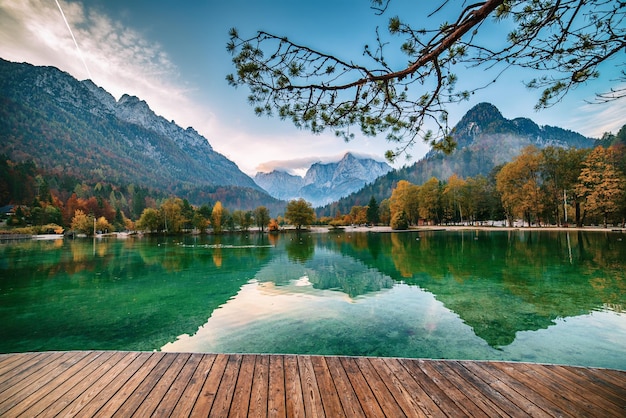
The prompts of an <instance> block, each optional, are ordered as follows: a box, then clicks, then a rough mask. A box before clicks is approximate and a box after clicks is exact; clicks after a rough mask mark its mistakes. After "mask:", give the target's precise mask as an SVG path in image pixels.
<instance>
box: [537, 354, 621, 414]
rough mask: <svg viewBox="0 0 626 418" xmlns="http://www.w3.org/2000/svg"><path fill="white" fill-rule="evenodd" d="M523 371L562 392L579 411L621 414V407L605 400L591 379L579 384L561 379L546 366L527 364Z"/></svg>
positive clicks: (561, 377)
mask: <svg viewBox="0 0 626 418" xmlns="http://www.w3.org/2000/svg"><path fill="white" fill-rule="evenodd" d="M525 372H526V373H527V374H530V375H533V376H535V377H536V380H537V381H539V382H541V383H542V384H544V385H546V386H548V388H549V389H550V390H553V391H557V392H559V393H562V395H563V397H565V398H566V399H567V400H568V401H569V402H570V403H571V404H572V405H575V406H576V408H578V409H579V410H580V411H581V413H582V412H584V411H586V413H588V414H590V415H591V416H611V415H612V416H620V415H622V414H623V410H622V409H623V408H620V407H618V406H616V405H615V404H614V403H612V402H607V401H606V400H607V398H603V397H602V394H601V390H599V388H597V387H596V386H594V384H593V383H592V382H591V381H587V382H586V383H585V384H579V382H576V381H575V380H566V379H563V376H560V375H559V374H558V373H556V372H555V371H552V370H550V369H548V368H547V366H544V367H536V366H534V365H532V364H529V365H528V366H527V369H526V370H525ZM555 376H559V378H556V379H555ZM574 376H575V373H572V377H574Z"/></svg>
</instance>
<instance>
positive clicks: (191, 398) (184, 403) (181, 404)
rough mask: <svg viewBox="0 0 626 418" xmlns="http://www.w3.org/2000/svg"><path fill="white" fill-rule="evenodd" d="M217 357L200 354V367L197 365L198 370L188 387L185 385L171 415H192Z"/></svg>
mask: <svg viewBox="0 0 626 418" xmlns="http://www.w3.org/2000/svg"><path fill="white" fill-rule="evenodd" d="M216 358H217V356H216V355H215V354H203V355H200V360H199V363H198V367H196V370H195V371H194V373H193V376H191V379H190V380H189V383H188V384H187V387H185V390H184V391H183V393H182V395H181V396H180V399H179V400H178V403H177V404H176V406H175V407H174V410H173V411H172V413H171V415H169V416H172V417H188V416H190V415H191V411H192V410H193V408H194V406H195V404H196V400H197V399H198V396H199V394H200V392H201V391H202V386H203V385H204V382H205V381H206V379H207V376H208V375H209V373H210V371H211V368H212V367H213V363H214V362H215V359H216Z"/></svg>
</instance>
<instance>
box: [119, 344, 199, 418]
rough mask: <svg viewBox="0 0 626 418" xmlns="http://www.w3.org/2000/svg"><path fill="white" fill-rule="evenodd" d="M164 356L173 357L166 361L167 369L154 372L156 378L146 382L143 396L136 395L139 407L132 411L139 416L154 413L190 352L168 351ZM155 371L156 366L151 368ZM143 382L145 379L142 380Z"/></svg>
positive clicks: (120, 414)
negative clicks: (160, 372)
mask: <svg viewBox="0 0 626 418" xmlns="http://www.w3.org/2000/svg"><path fill="white" fill-rule="evenodd" d="M165 356H166V357H171V358H173V361H171V362H170V361H168V362H167V363H168V364H169V366H167V369H166V370H165V372H164V373H162V374H156V373H154V378H155V379H156V380H155V382H154V383H151V382H150V383H148V384H147V386H148V388H147V389H148V390H147V392H146V393H145V396H143V394H140V395H139V396H138V398H139V400H140V404H139V407H138V408H137V409H136V410H135V412H133V415H135V416H139V417H147V416H151V415H152V414H153V413H154V411H155V410H156V408H157V406H158V405H159V403H160V402H161V400H162V399H163V397H164V396H165V393H166V392H167V391H168V389H169V388H170V387H171V386H172V384H173V383H174V381H175V380H176V378H177V377H178V374H179V373H180V371H181V369H182V368H183V366H184V365H185V363H187V360H189V357H190V356H191V354H188V353H180V354H174V353H169V354H166V355H165ZM155 371H156V368H155V369H154V370H153V372H155ZM144 382H146V381H145V380H144ZM138 390H139V388H138ZM136 393H137V391H136ZM142 398H143V399H142ZM118 415H119V416H125V414H122V413H119V414H118Z"/></svg>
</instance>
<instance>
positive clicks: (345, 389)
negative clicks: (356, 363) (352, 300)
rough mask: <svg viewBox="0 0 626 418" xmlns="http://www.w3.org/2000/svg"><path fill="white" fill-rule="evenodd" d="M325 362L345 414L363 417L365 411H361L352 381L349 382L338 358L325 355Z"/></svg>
mask: <svg viewBox="0 0 626 418" xmlns="http://www.w3.org/2000/svg"><path fill="white" fill-rule="evenodd" d="M326 364H327V365H328V370H329V371H330V374H331V376H332V379H333V381H334V382H335V387H336V388H337V394H338V395H339V400H340V401H341V406H342V407H343V410H344V412H345V413H346V415H347V416H349V417H365V412H363V408H361V404H360V403H359V398H358V397H357V396H356V393H355V392H354V389H353V388H352V383H350V379H349V378H348V375H347V374H346V371H345V370H344V369H343V366H342V365H341V361H340V360H339V358H338V357H326Z"/></svg>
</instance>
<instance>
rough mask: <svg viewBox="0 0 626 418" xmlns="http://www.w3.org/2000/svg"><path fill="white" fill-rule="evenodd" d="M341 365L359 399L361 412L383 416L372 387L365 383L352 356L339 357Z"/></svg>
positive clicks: (369, 415)
mask: <svg viewBox="0 0 626 418" xmlns="http://www.w3.org/2000/svg"><path fill="white" fill-rule="evenodd" d="M341 365H342V366H343V369H344V370H345V371H346V375H347V376H348V379H350V383H352V388H354V393H356V396H357V398H358V399H359V402H360V404H361V408H363V412H365V416H368V417H382V416H384V413H383V410H382V409H381V408H380V405H378V401H377V400H376V396H374V393H373V392H372V389H371V388H370V386H369V384H368V383H367V380H365V377H364V376H363V374H362V373H361V369H359V366H358V365H357V363H356V361H355V360H354V359H353V358H348V357H343V358H341Z"/></svg>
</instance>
